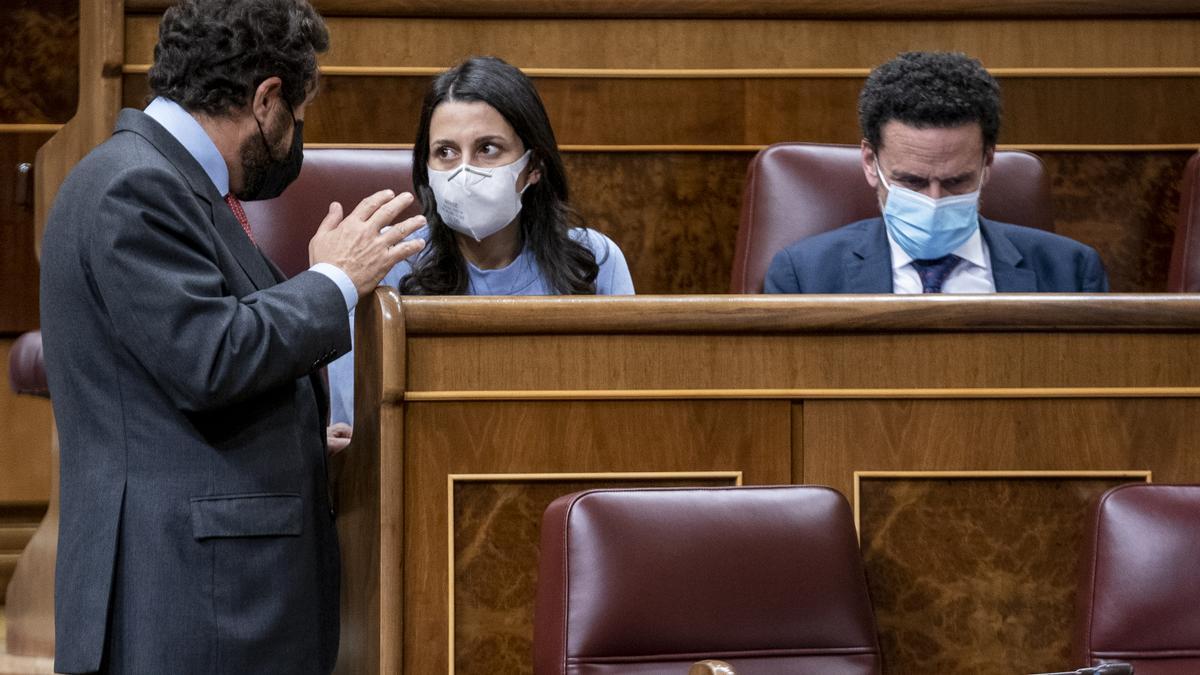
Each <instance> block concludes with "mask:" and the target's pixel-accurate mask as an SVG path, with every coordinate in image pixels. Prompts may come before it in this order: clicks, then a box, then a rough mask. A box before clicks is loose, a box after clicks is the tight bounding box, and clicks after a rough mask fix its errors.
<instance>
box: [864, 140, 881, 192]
mask: <svg viewBox="0 0 1200 675" xmlns="http://www.w3.org/2000/svg"><path fill="white" fill-rule="evenodd" d="M860 147H861V148H862V170H863V175H864V176H866V178H867V185H870V186H871V187H872V188H873V189H878V188H879V174H878V173H876V171H875V167H876V157H875V148H873V147H871V144H870V143H868V142H867V139H865V138H864V139H862V143H861V146H860Z"/></svg>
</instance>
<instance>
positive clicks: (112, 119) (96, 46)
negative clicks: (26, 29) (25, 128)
mask: <svg viewBox="0 0 1200 675" xmlns="http://www.w3.org/2000/svg"><path fill="white" fill-rule="evenodd" d="M123 9H124V2H123V0H89V1H88V2H82V3H80V14H79V68H80V70H79V107H78V110H77V112H76V114H75V116H74V117H72V118H71V121H70V122H68V123H67V124H66V125H65V126H64V127H63V128H62V129H60V130H59V131H58V133H56V134H55V135H54V137H53V138H51V139H50V140H49V141H47V142H46V144H45V145H43V146H42V148H41V149H40V150H39V151H38V153H37V159H36V161H35V166H34V170H35V192H34V227H35V231H36V238H35V242H36V245H37V247H38V251H39V253H40V251H41V234H42V230H43V228H45V226H46V216H47V215H48V214H49V212H50V206H51V204H52V203H53V202H54V197H55V195H56V194H57V193H58V187H59V185H61V184H62V181H63V180H64V179H65V178H66V176H67V174H68V173H69V172H70V170H71V169H72V168H73V167H74V166H75V164H76V163H77V162H78V161H79V160H80V159H82V158H83V156H84V155H86V154H87V153H88V152H89V151H90V150H91V149H92V148H94V147H95V146H96V145H98V144H100V143H101V142H102V141H103V140H104V139H106V138H108V137H109V135H111V134H112V129H113V125H114V124H115V123H116V117H117V112H118V111H119V109H120V103H121V65H122V63H123V58H122V57H123V48H124V44H125V40H124V35H125V22H124V21H123V20H122V17H123Z"/></svg>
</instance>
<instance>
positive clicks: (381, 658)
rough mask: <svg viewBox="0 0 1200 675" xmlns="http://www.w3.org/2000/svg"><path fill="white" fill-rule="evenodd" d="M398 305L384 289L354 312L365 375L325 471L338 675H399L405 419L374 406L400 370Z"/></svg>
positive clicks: (359, 365)
mask: <svg viewBox="0 0 1200 675" xmlns="http://www.w3.org/2000/svg"><path fill="white" fill-rule="evenodd" d="M397 307H398V303H397V297H396V296H395V294H394V293H393V292H390V291H389V290H388V289H383V290H381V291H380V292H379V293H378V294H376V296H374V301H373V302H372V301H364V302H360V303H359V305H358V309H357V314H358V316H359V317H360V318H359V320H358V322H357V324H356V327H355V329H356V330H355V344H356V345H357V348H356V349H355V369H356V370H357V371H358V372H361V373H364V375H363V376H361V377H356V378H355V382H354V396H355V401H356V402H359V403H358V405H357V406H356V410H355V420H354V439H353V441H352V442H351V444H350V446H349V447H348V448H346V449H345V450H344V451H342V453H341V454H340V455H339V456H337V457H335V458H334V461H333V467H332V473H333V479H334V480H335V482H336V494H337V504H336V507H335V508H336V509H337V511H338V518H337V524H338V536H339V538H340V539H341V540H342V541H343V542H344V544H343V546H342V590H341V594H342V595H341V602H342V607H341V612H342V634H341V645H340V649H339V652H338V662H337V668H336V671H335V672H338V673H347V674H352V673H353V674H357V673H400V672H403V665H402V664H403V644H404V641H403V626H404V624H403V621H404V607H405V603H404V600H403V593H404V590H403V576H402V570H403V569H404V561H403V550H402V547H403V542H404V517H405V512H406V511H405V507H404V502H405V494H404V491H403V489H402V488H403V485H404V461H405V457H404V450H403V448H404V441H403V434H404V418H403V410H402V408H400V409H398V408H396V407H381V406H380V405H379V401H380V392H381V391H382V390H383V388H384V386H385V383H389V385H388V386H392V387H395V386H398V385H396V384H395V383H394V380H395V378H396V377H397V376H398V375H399V374H402V373H404V372H405V370H406V368H405V361H404V348H403V344H404V323H403V317H402V316H401V315H400V314H399V313H398V312H397V311H396V309H397ZM385 327H386V328H387V330H386V331H385V330H384V328H385ZM367 373H369V375H367ZM401 386H402V385H401Z"/></svg>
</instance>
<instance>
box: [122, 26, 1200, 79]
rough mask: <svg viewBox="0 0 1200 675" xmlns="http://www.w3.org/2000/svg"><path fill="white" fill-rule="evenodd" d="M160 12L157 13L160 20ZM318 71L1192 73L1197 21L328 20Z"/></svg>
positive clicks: (145, 32) (131, 41)
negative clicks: (962, 60)
mask: <svg viewBox="0 0 1200 675" xmlns="http://www.w3.org/2000/svg"><path fill="white" fill-rule="evenodd" d="M160 14H161V13H160ZM160 14H156V15H131V16H129V18H128V19H127V22H126V25H127V32H126V36H127V37H126V53H127V55H128V56H127V58H126V63H129V64H146V65H148V64H149V63H150V62H151V61H152V59H153V53H154V43H155V41H156V40H157V27H158V21H159V16H160ZM327 24H328V26H329V29H330V32H331V35H332V41H331V45H330V49H329V52H327V53H326V54H325V55H324V56H323V57H322V63H323V64H324V65H326V66H368V67H381V66H393V67H394V66H409V67H435V68H446V67H449V66H450V65H452V64H453V63H455V62H457V61H460V60H462V59H463V58H465V57H467V56H471V55H476V54H491V55H495V56H500V57H502V58H504V59H506V60H509V61H511V62H512V63H514V64H516V65H518V66H520V67H522V68H623V69H628V68H652V69H664V68H667V69H669V68H817V69H830V68H833V69H845V68H856V69H869V68H871V67H874V66H875V65H877V64H879V63H882V62H884V61H886V60H887V59H889V58H891V57H892V56H895V55H896V54H897V53H899V52H902V51H913V50H930V49H937V50H947V51H961V52H966V53H968V54H971V55H972V56H975V57H976V58H979V59H980V60H981V61H983V63H984V64H985V65H987V66H988V67H989V68H1044V67H1057V68H1116V67H1142V68H1153V67H1159V68H1163V67H1195V66H1196V64H1197V63H1200V44H1198V39H1200V19H1194V18H1170V19H1162V18H1160V19H1145V18H1138V19H1098V18H1088V19H1080V20H1069V19H1037V20H1003V19H1001V20H979V19H974V20H964V19H959V20H943V21H904V22H898V21H893V20H856V21H842V20H792V21H780V20H751V19H745V18H739V19H728V20H706V19H693V20H689V21H671V20H667V21H664V20H654V19H629V18H619V19H586V20H572V19H561V18H558V19H556V18H546V17H532V18H520V19H471V20H466V21H464V20H462V19H455V18H441V19H438V18H403V19H388V18H379V17H364V16H359V17H328V18H327Z"/></svg>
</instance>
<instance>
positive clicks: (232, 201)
mask: <svg viewBox="0 0 1200 675" xmlns="http://www.w3.org/2000/svg"><path fill="white" fill-rule="evenodd" d="M225 203H226V204H228V205H229V210H230V211H233V215H234V217H235V218H237V219H238V222H239V223H241V224H242V230H244V231H245V232H246V236H247V237H250V243H251V244H255V245H257V242H256V241H254V233H253V232H251V231H250V221H249V220H248V219H247V218H246V210H245V209H243V208H242V203H241V202H239V201H238V198H237V197H234V196H233V193H232V192H230V193H229V194H227V195H225Z"/></svg>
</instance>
